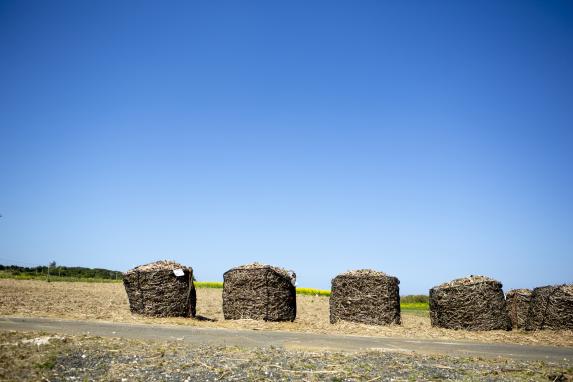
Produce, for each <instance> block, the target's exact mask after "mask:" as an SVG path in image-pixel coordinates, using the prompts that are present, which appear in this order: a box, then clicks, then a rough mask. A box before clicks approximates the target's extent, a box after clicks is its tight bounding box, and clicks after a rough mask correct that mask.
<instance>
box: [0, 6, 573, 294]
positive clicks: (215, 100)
mask: <svg viewBox="0 0 573 382" xmlns="http://www.w3.org/2000/svg"><path fill="white" fill-rule="evenodd" d="M0 214H2V215H3V217H1V218H0V258H1V259H0V263H3V264H6V263H18V264H23V265H26V264H39V263H42V264H46V263H47V262H48V261H50V260H55V261H57V262H58V263H60V264H62V265H70V266H71V265H80V266H89V267H106V268H112V269H119V270H127V269H129V268H131V267H133V266H135V265H138V264H141V263H146V262H149V261H153V260H157V259H164V258H168V259H174V260H177V261H180V262H182V263H185V264H187V265H190V266H193V267H194V268H195V271H196V275H197V277H198V278H199V279H200V280H221V279H222V274H223V272H224V271H226V270H227V269H229V268H230V267H232V266H235V265H239V264H243V263H248V262H252V261H261V262H266V263H271V264H275V265H279V266H283V267H286V268H289V269H293V270H295V271H296V273H297V274H298V281H299V285H303V286H308V287H320V288H328V287H329V285H330V279H331V278H332V277H334V276H335V275H336V274H337V273H340V272H343V271H346V270H348V269H355V268H364V267H365V268H374V269H378V270H382V271H385V272H387V273H390V274H392V275H395V276H397V277H399V278H400V280H401V292H402V293H404V294H406V293H426V292H427V290H428V288H430V287H432V286H433V285H436V284H438V283H441V282H444V281H447V280H450V279H452V278H455V277H460V276H466V275H469V274H485V275H489V276H492V277H495V278H497V279H499V280H501V281H502V282H503V283H504V287H505V288H506V289H507V288H512V287H534V286H538V285H545V284H552V283H563V282H572V281H573V272H572V269H573V3H572V2H571V1H522V0H520V1H483V2H460V1H451V2H440V1H435V2H427V1H396V2H389V1H344V2H341V1H307V0H305V1H291V0H289V1H282V2H281V1H270V2H269V1H260V2H247V1H240V2H238V1H204V2H191V1H182V2H163V1H154V2H145V1H70V2H59V1H38V2H29V1H0Z"/></svg>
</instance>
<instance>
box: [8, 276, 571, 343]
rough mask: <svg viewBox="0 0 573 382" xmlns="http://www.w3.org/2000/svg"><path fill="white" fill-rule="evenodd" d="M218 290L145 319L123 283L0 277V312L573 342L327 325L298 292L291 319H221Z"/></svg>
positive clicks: (313, 302)
mask: <svg viewBox="0 0 573 382" xmlns="http://www.w3.org/2000/svg"><path fill="white" fill-rule="evenodd" d="M221 307H222V297H221V290H220V289H208V288H201V289H197V314H198V315H199V317H198V318H196V319H190V318H148V317H142V316H137V315H132V314H131V313H130V311H129V306H128V302H127V296H126V294H125V291H124V289H123V285H122V284H105V283H101V284H100V283H65V282H59V283H46V282H44V281H32V280H10V279H0V315H4V316H32V317H56V318H67V319H90V320H104V321H115V322H139V323H170V324H177V325H187V326H195V327H207V328H231V329H253V330H288V331H299V332H312V333H333V334H334V333H336V334H356V335H363V336H385V337H408V338H411V339H416V338H429V339H444V340H448V339H450V340H461V341H477V342H488V343H517V344H536V345H552V346H573V331H570V330H565V331H536V332H524V331H510V332H506V331H490V332H467V331H461V330H460V331H458V330H448V329H440V328H432V327H431V326H430V319H429V317H428V316H427V314H422V315H420V314H415V313H408V312H404V313H403V314H402V325H392V326H370V325H362V324H354V323H347V322H341V323H337V324H335V325H331V324H330V323H329V318H328V297H321V296H302V295H299V296H297V310H298V312H297V319H296V320H295V321H294V322H282V323H273V322H262V321H252V320H237V321H226V320H224V319H223V313H222V308H221Z"/></svg>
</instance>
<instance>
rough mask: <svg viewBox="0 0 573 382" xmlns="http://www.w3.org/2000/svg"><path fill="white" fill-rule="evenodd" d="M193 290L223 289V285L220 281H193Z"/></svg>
mask: <svg viewBox="0 0 573 382" xmlns="http://www.w3.org/2000/svg"><path fill="white" fill-rule="evenodd" d="M194 284H195V288H218V289H222V288H223V283H222V282H220V281H195V282H194Z"/></svg>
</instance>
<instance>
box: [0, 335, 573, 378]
mask: <svg viewBox="0 0 573 382" xmlns="http://www.w3.org/2000/svg"><path fill="white" fill-rule="evenodd" d="M572 377H573V368H572V367H571V365H563V364H556V363H546V362H540V361H535V362H531V361H530V362H527V361H512V360H505V359H494V360H485V359H480V358H467V357H447V356H435V355H432V356H430V355H428V356H424V355H412V354H402V353H395V352H391V353H387V352H378V351H371V352H363V353H337V352H310V351H292V350H284V349H279V348H273V347H267V348H250V349H249V348H240V347H221V346H206V345H201V346H196V345H190V344H188V343H184V342H179V341H150V340H147V341H144V340H133V339H125V338H101V337H88V336H53V335H48V334H46V333H42V332H27V333H19V332H2V331H0V380H10V381H29V380H37V381H39V380H47V381H55V380H57V381H74V380H90V381H91V380H105V381H215V380H225V381H244V380H249V381H301V380H304V381H324V380H329V381H371V382H372V381H428V380H444V379H448V380H472V381H492V380H496V381H498V380H500V381H521V380H527V381H568V380H571V378H572Z"/></svg>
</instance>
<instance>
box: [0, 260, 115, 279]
mask: <svg viewBox="0 0 573 382" xmlns="http://www.w3.org/2000/svg"><path fill="white" fill-rule="evenodd" d="M48 274H49V279H50V281H87V282H115V281H121V280H122V273H121V272H119V271H112V270H109V269H103V268H84V267H63V266H57V265H56V263H55V262H52V263H51V264H50V266H49V267H48V266H37V267H20V266H17V265H0V278H11V279H18V280H47V279H48Z"/></svg>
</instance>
